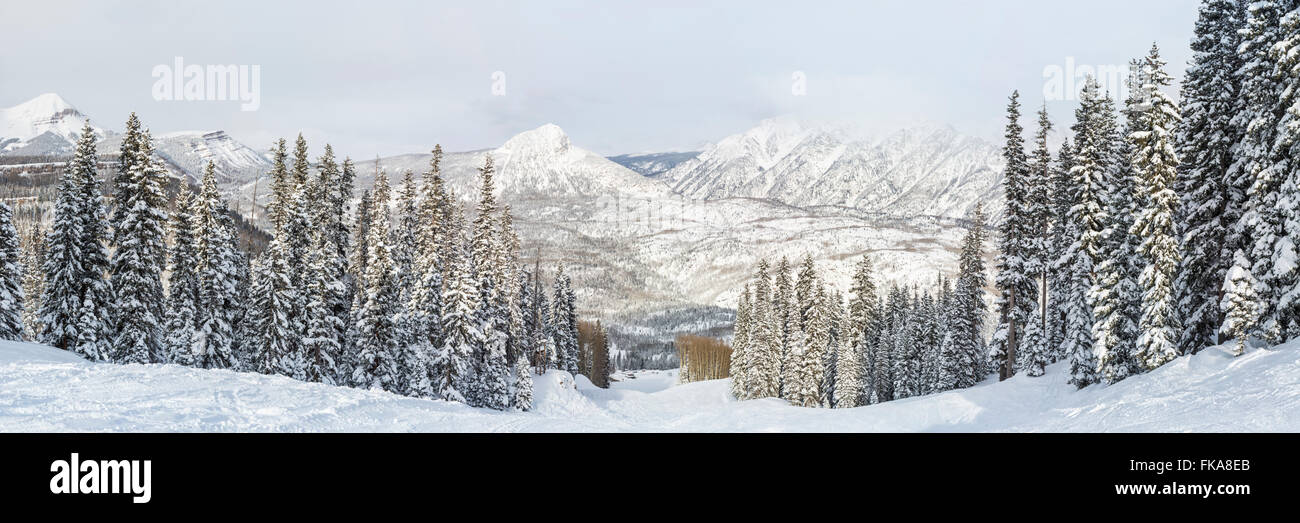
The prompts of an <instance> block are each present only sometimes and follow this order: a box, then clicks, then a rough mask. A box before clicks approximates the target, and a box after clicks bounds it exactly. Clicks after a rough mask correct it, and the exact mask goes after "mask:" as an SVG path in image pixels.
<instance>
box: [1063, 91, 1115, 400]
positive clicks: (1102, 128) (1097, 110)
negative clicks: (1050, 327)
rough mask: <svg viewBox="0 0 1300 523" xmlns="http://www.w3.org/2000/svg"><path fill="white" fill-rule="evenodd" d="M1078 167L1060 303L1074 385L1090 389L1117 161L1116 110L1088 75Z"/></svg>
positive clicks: (1077, 128)
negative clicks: (1098, 270) (1097, 291)
mask: <svg viewBox="0 0 1300 523" xmlns="http://www.w3.org/2000/svg"><path fill="white" fill-rule="evenodd" d="M1073 130H1074V136H1075V140H1074V153H1075V157H1074V162H1073V163H1074V165H1073V166H1072V167H1071V168H1070V175H1071V176H1070V186H1069V188H1068V189H1066V190H1068V191H1070V193H1071V195H1072V198H1071V199H1072V200H1073V201H1074V206H1073V207H1071V208H1070V211H1069V214H1068V215H1067V216H1066V221H1067V225H1066V233H1065V234H1066V236H1067V237H1069V238H1071V239H1072V242H1071V244H1070V246H1069V247H1068V248H1067V249H1066V251H1065V252H1064V253H1063V254H1062V256H1061V258H1060V259H1059V260H1058V261H1057V268H1058V269H1059V270H1062V271H1065V272H1066V273H1068V281H1067V283H1066V286H1067V291H1066V295H1065V296H1063V299H1064V301H1063V302H1062V303H1061V304H1060V305H1061V307H1062V309H1063V310H1064V311H1065V326H1064V327H1065V328H1064V334H1065V338H1064V340H1063V343H1062V346H1063V350H1064V353H1065V355H1066V357H1067V358H1069V359H1070V383H1072V384H1074V385H1075V386H1077V387H1080V388H1082V387H1085V386H1087V385H1090V384H1092V383H1096V381H1097V357H1096V354H1095V353H1094V347H1093V335H1092V329H1093V327H1094V325H1095V323H1096V322H1095V321H1094V318H1095V313H1094V310H1093V306H1094V303H1093V301H1092V298H1091V296H1092V293H1093V289H1094V285H1095V280H1094V272H1093V271H1094V268H1095V267H1096V266H1097V265H1098V264H1099V261H1098V256H1099V254H1098V253H1099V252H1100V251H1101V249H1102V242H1103V240H1104V238H1105V230H1106V226H1107V224H1108V223H1109V215H1108V214H1107V210H1108V207H1107V202H1106V200H1105V196H1106V194H1107V191H1108V190H1109V189H1110V188H1109V187H1108V186H1107V185H1106V182H1107V180H1108V179H1109V178H1108V177H1109V173H1110V172H1111V169H1112V164H1113V161H1114V159H1115V154H1114V149H1115V140H1116V129H1115V111H1114V104H1113V103H1112V101H1111V100H1110V99H1109V98H1107V97H1105V96H1103V95H1102V94H1101V93H1100V88H1099V87H1098V84H1097V81H1096V80H1095V79H1093V78H1089V79H1088V81H1087V83H1086V84H1085V85H1084V88H1083V91H1082V92H1081V94H1080V101H1079V108H1078V109H1077V110H1076V111H1075V124H1074V127H1073Z"/></svg>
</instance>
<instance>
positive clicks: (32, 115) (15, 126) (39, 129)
mask: <svg viewBox="0 0 1300 523" xmlns="http://www.w3.org/2000/svg"><path fill="white" fill-rule="evenodd" d="M85 121H86V115H84V114H81V111H78V110H77V108H76V107H73V106H72V104H70V103H68V102H67V100H64V99H63V97H61V96H59V95H57V94H54V93H45V94H42V95H40V96H37V97H36V98H32V99H31V100H28V101H26V102H23V103H21V104H18V105H15V106H13V107H9V108H5V109H0V153H4V154H10V155H25V156H36V155H62V154H70V153H71V152H72V150H73V149H74V148H75V147H74V146H75V145H76V143H77V137H78V136H80V135H81V127H82V126H83V125H85ZM96 131H97V133H98V134H99V135H100V137H103V136H104V131H103V130H101V129H98V128H96Z"/></svg>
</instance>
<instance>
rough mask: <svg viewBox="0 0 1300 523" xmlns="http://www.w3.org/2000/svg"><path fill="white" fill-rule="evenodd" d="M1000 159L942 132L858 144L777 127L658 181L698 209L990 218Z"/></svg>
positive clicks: (740, 137)
mask: <svg viewBox="0 0 1300 523" xmlns="http://www.w3.org/2000/svg"><path fill="white" fill-rule="evenodd" d="M1000 154H1001V153H1000V152H999V150H998V149H997V148H996V147H994V146H993V145H991V144H989V143H987V142H984V141H983V140H980V139H977V138H972V137H967V136H962V135H960V134H958V133H957V132H956V131H954V130H953V129H952V128H950V127H919V128H913V129H903V130H900V131H897V132H894V133H892V134H888V135H886V136H884V137H882V138H877V139H870V140H864V139H861V138H857V137H853V136H850V133H849V132H848V131H845V130H842V129H834V128H827V127H818V126H812V125H805V124H803V123H801V122H799V121H796V120H794V119H791V118H775V119H769V120H764V121H763V122H762V123H760V124H759V125H758V126H757V127H755V128H753V129H750V130H748V131H745V132H743V133H740V134H736V135H732V136H728V137H726V138H724V139H722V140H721V141H719V142H718V143H716V144H714V145H712V146H710V147H708V148H706V149H705V150H704V151H702V152H700V153H699V155H698V156H696V157H695V158H692V159H690V160H687V161H684V162H682V163H680V164H679V165H677V166H676V167H674V168H673V169H672V170H670V171H668V172H667V173H664V174H663V175H662V177H663V179H665V180H666V181H667V182H668V183H669V184H670V185H672V187H673V190H674V191H676V192H677V193H679V194H682V195H684V196H687V197H690V198H697V199H718V198H735V197H749V198H769V199H773V200H777V201H780V202H782V203H786V204H789V205H794V206H798V207H809V206H820V205H841V206H846V207H852V208H855V209H860V210H863V211H867V212H879V213H888V214H892V215H896V216H921V215H931V216H943V217H949V218H965V217H969V215H970V212H971V211H972V209H973V208H974V206H975V204H976V203H978V202H984V203H985V204H986V206H987V207H988V210H989V211H990V212H991V213H993V214H992V215H996V213H997V212H998V211H999V210H1000V208H1001V204H1000V194H1001V193H1000V187H1001V183H1002V173H1001V164H1002V159H1001V156H1000Z"/></svg>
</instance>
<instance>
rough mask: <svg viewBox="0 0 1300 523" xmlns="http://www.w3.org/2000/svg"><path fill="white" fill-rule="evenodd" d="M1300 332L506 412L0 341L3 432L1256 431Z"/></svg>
mask: <svg viewBox="0 0 1300 523" xmlns="http://www.w3.org/2000/svg"><path fill="white" fill-rule="evenodd" d="M1298 349H1300V341H1296V342H1291V343H1288V344H1285V345H1282V346H1279V347H1277V348H1275V349H1254V350H1251V351H1249V352H1247V353H1246V354H1245V355H1243V356H1240V357H1237V358H1233V357H1232V356H1231V355H1229V353H1228V351H1227V348H1226V347H1213V348H1209V349H1206V350H1204V351H1202V352H1201V353H1200V354H1198V355H1196V356H1191V357H1183V358H1179V359H1177V360H1175V361H1173V362H1172V363H1169V364H1168V365H1165V366H1163V367H1161V368H1159V369H1157V370H1155V371H1153V372H1151V373H1148V374H1144V375H1139V376H1135V377H1132V378H1129V379H1127V380H1125V381H1123V382H1120V383H1118V384H1115V385H1111V386H1093V387H1089V388H1087V389H1084V390H1082V391H1076V390H1074V388H1073V387H1072V386H1070V385H1067V384H1066V383H1065V381H1066V376H1065V373H1066V371H1067V370H1066V365H1065V364H1056V365H1053V366H1051V367H1049V370H1048V374H1047V375H1046V376H1043V377H1040V378H1027V377H1023V376H1018V377H1015V378H1012V379H1010V380H1007V381H1005V382H1002V383H996V382H994V381H992V380H990V381H986V382H985V383H983V384H981V385H978V386H976V387H972V388H970V389H966V390H961V391H953V392H947V393H943V394H936V395H931V396H925V397H919V398H910V399H905V400H899V401H894V402H889V403H885V404H881V405H873V406H868V407H859V408H855V409H836V410H830V409H804V408H798V407H791V406H788V405H786V404H785V403H784V402H783V401H781V400H778V399H763V400H754V401H743V402H737V401H734V400H732V399H731V398H730V396H729V394H728V392H727V387H728V382H727V380H715V381H707V382H700V383H691V384H685V385H676V384H675V380H676V372H675V371H640V372H635V373H631V374H623V373H621V374H619V375H617V376H616V378H617V379H619V380H620V381H618V382H616V383H615V384H614V385H613V387H612V388H610V389H600V388H597V387H594V386H592V385H591V383H590V382H589V381H588V380H587V379H586V378H585V377H583V376H578V377H576V379H575V378H574V377H572V376H570V375H569V374H568V373H565V372H559V371H551V372H549V373H548V374H547V375H545V376H541V377H538V378H537V382H536V386H535V408H534V409H533V410H532V411H530V412H523V413H521V412H496V411H491V410H486V409H475V408H470V407H466V406H464V405H461V404H457V403H449V402H444V401H431V400H422V399H412V398H405V397H401V396H397V395H393V394H389V393H385V392H377V391H365V390H356V389H350V388H344V387H333V386H328V385H320V384H312V383H302V382H298V381H294V380H291V379H288V378H283V377H278V376H264V375H260V374H251V373H237V372H232V371H227V370H203V369H191V368H186V367H180V366H176V365H139V364H132V365H115V364H107V363H89V362H86V361H83V360H81V359H80V358H78V357H76V356H74V355H72V354H69V353H67V352H64V351H60V350H57V349H53V348H50V347H45V346H41V345H34V344H28V343H16V342H0V431H5V432H18V431H21V432H32V431H37V432H40V431H113V432H121V431H140V432H170V431H186V432H209V431H211V432H218V431H221V432H224V431H240V432H316V431H342V432H372V431H374V432H401V431H430V432H446V431H459V432H626V431H632V432H659V431H686V432H732V431H743V432H865V431H888V432H912V431H929V432H953V431H959V432H976V431H1014V432H1031V431H1032V432H1037V431H1046V432H1103V431H1105V432H1110V431H1122V432H1181V431H1194V432H1208V431H1214V432H1243V431H1280V432H1296V431H1300V350H1298Z"/></svg>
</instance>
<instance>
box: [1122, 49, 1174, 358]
mask: <svg viewBox="0 0 1300 523" xmlns="http://www.w3.org/2000/svg"><path fill="white" fill-rule="evenodd" d="M1164 65H1165V63H1164V62H1163V61H1161V60H1160V53H1159V50H1158V49H1157V48H1156V47H1155V46H1154V45H1153V46H1151V54H1150V55H1149V56H1147V59H1146V62H1145V69H1144V71H1143V78H1144V79H1145V82H1144V84H1143V86H1142V93H1143V95H1144V96H1145V97H1146V101H1147V102H1146V106H1145V108H1144V110H1143V111H1142V113H1141V116H1140V117H1139V118H1138V126H1137V128H1136V129H1134V130H1133V132H1132V134H1130V135H1129V137H1130V139H1131V140H1133V141H1134V145H1135V146H1136V148H1135V150H1134V155H1133V168H1134V169H1135V170H1136V171H1137V173H1138V179H1139V181H1140V184H1141V185H1140V191H1141V194H1142V199H1143V200H1144V202H1145V205H1146V207H1145V208H1144V209H1143V210H1142V212H1141V214H1140V215H1139V216H1138V217H1137V220H1136V221H1135V223H1134V224H1133V229H1132V233H1133V234H1135V235H1137V236H1138V237H1140V238H1142V246H1141V253H1142V256H1143V259H1144V260H1145V261H1146V264H1147V265H1146V267H1145V268H1144V269H1143V270H1142V278H1141V285H1142V288H1143V289H1144V293H1143V295H1142V319H1141V324H1140V326H1139V328H1140V329H1141V332H1142V334H1141V336H1140V337H1139V338H1138V349H1137V353H1136V356H1137V358H1138V361H1139V362H1140V363H1141V364H1142V365H1143V366H1145V368H1147V369H1154V368H1156V367H1159V366H1161V365H1164V364H1165V363H1166V362H1168V361H1170V360H1172V359H1174V358H1175V357H1177V356H1178V349H1177V347H1176V345H1175V343H1177V340H1178V333H1179V332H1180V328H1179V325H1178V317H1177V315H1176V311H1175V308H1174V298H1173V279H1174V275H1175V273H1176V271H1177V270H1178V264H1179V260H1178V244H1177V240H1176V239H1175V237H1174V236H1175V229H1174V211H1175V209H1176V208H1177V206H1178V195H1176V194H1174V192H1173V190H1172V186H1173V181H1174V177H1175V176H1176V174H1177V168H1178V158H1177V155H1175V154H1174V147H1173V144H1174V137H1173V133H1174V131H1175V129H1176V126H1177V125H1178V120H1179V115H1178V107H1177V106H1176V105H1175V104H1174V102H1173V100H1171V99H1169V97H1168V96H1167V95H1165V94H1164V93H1163V92H1162V91H1161V90H1160V89H1161V88H1162V87H1164V86H1167V85H1169V84H1170V82H1171V81H1172V80H1171V79H1170V78H1169V76H1168V75H1167V74H1165V72H1164V70H1163V68H1164Z"/></svg>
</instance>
